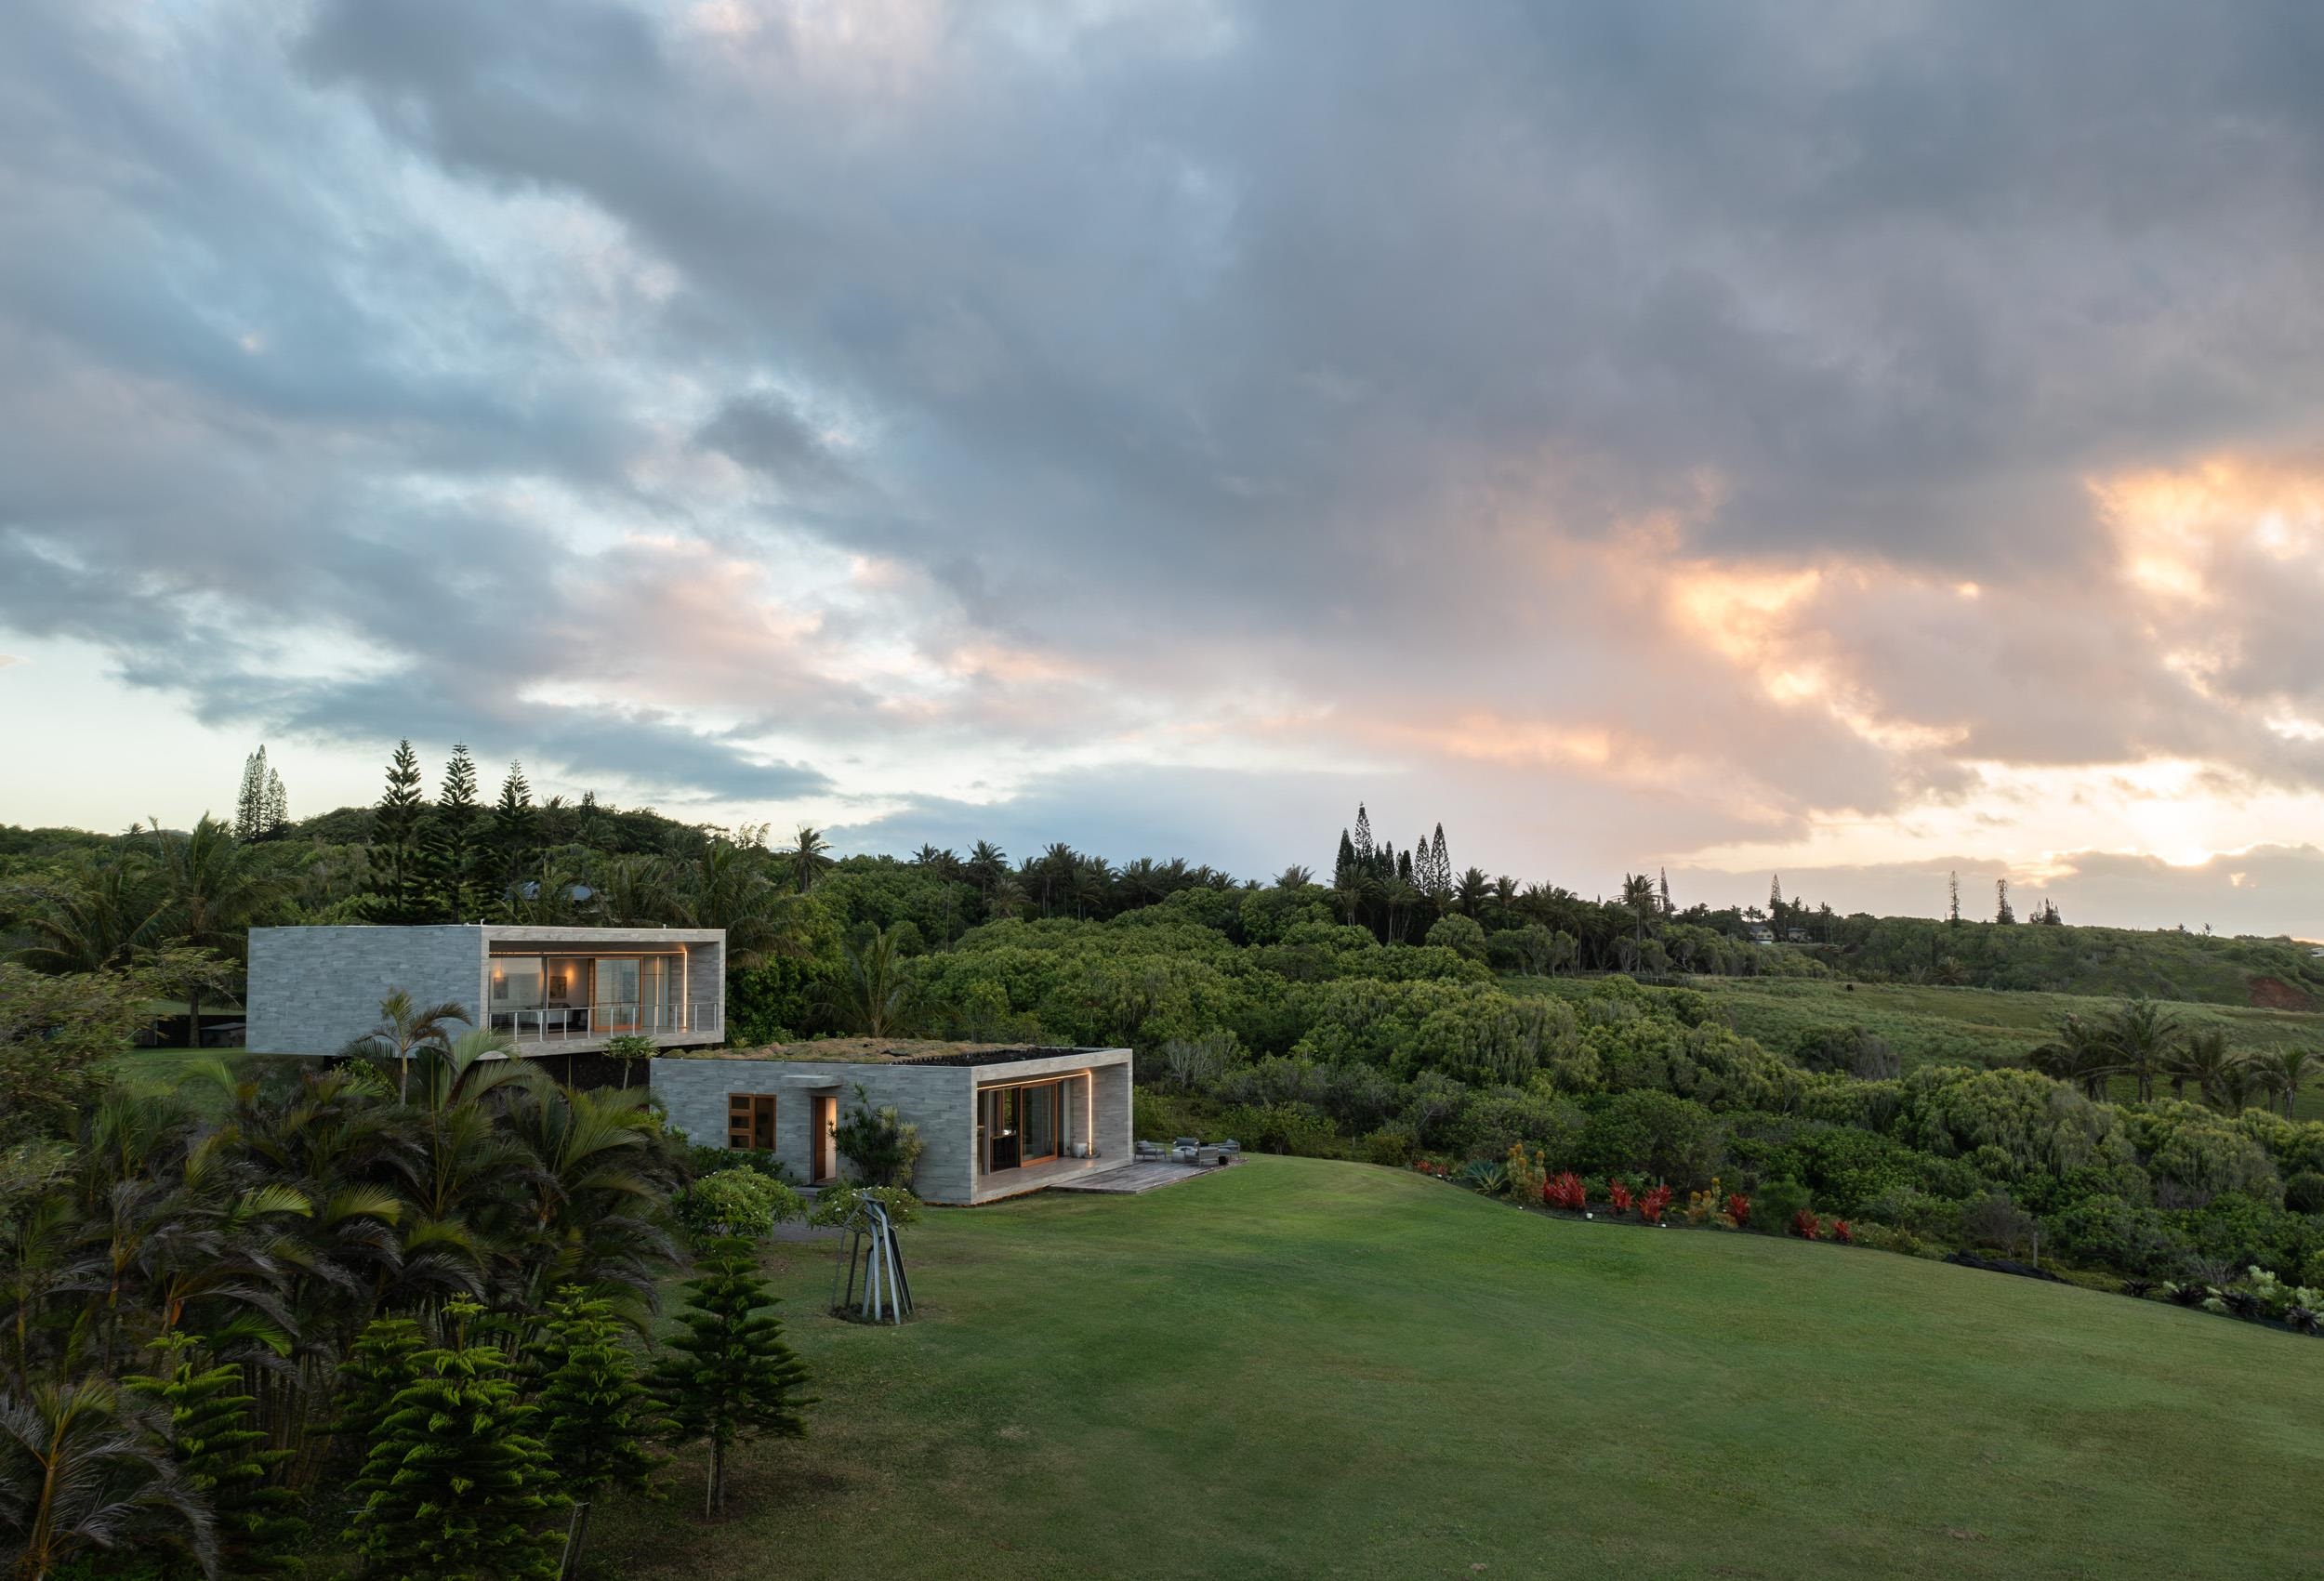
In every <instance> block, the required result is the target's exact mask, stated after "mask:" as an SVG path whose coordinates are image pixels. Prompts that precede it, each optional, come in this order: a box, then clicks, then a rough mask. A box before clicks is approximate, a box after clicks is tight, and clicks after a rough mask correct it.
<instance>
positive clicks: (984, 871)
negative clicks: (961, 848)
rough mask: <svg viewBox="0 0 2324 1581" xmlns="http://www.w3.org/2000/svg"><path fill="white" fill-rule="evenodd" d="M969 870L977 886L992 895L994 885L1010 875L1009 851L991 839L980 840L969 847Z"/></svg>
mask: <svg viewBox="0 0 2324 1581" xmlns="http://www.w3.org/2000/svg"><path fill="white" fill-rule="evenodd" d="M968 872H969V876H970V877H971V878H973V879H975V880H976V887H977V888H978V889H981V890H983V891H984V893H985V894H986V895H990V894H991V893H992V892H993V886H994V885H996V884H997V883H999V882H1000V881H1001V879H1002V878H1004V877H1006V876H1008V873H1009V853H1008V852H1007V851H1005V850H1001V849H1000V848H999V847H998V846H997V845H995V844H993V842H992V841H990V840H979V841H977V842H976V844H975V845H973V846H971V847H970V848H969V861H968Z"/></svg>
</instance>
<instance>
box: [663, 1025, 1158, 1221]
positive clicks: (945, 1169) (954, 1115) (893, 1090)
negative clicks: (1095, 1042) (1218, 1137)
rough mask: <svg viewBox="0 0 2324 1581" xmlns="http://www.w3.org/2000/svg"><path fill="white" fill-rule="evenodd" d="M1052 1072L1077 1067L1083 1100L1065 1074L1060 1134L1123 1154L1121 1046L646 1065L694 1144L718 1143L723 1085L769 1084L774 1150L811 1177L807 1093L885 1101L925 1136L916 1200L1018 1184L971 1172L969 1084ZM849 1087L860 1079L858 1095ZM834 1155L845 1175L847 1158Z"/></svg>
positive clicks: (966, 1197) (1126, 1145) (1126, 1105)
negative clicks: (961, 1061) (995, 1055)
mask: <svg viewBox="0 0 2324 1581" xmlns="http://www.w3.org/2000/svg"><path fill="white" fill-rule="evenodd" d="M1057 1075H1063V1076H1069V1077H1070V1076H1076V1075H1078V1076H1080V1077H1081V1078H1082V1080H1083V1081H1085V1082H1087V1084H1088V1086H1089V1099H1088V1101H1087V1103H1086V1105H1085V1104H1084V1102H1083V1100H1082V1099H1081V1095H1080V1091H1079V1084H1078V1083H1075V1082H1069V1083H1068V1084H1067V1087H1066V1089H1065V1131H1064V1135H1065V1140H1066V1141H1067V1143H1068V1144H1070V1143H1072V1142H1076V1141H1082V1140H1087V1141H1089V1143H1090V1144H1091V1149H1092V1153H1093V1156H1094V1157H1095V1158H1097V1159H1099V1160H1101V1161H1120V1160H1127V1159H1129V1157H1130V1156H1131V1154H1132V1153H1133V1151H1134V1150H1133V1147H1132V1145H1131V1134H1130V1133H1131V1121H1130V1059H1129V1050H1128V1049H1127V1048H1104V1049H1082V1050H1077V1051H1074V1052H1069V1053H1063V1054H1059V1055H1056V1056H1054V1057H1050V1058H1045V1059H1039V1060H1017V1061H1010V1062H1008V1063H1006V1064H996V1065H977V1066H962V1065H906V1064H893V1065H882V1064H873V1063H854V1062H851V1061H837V1060H834V1061H807V1060H720V1059H707V1060H687V1059H667V1060H656V1061H654V1065H653V1082H654V1096H655V1097H656V1098H658V1099H659V1100H661V1103H662V1107H663V1108H664V1110H665V1111H667V1113H668V1115H669V1120H670V1124H671V1126H674V1127H675V1128H677V1129H678V1130H680V1131H681V1132H683V1133H684V1134H685V1135H686V1136H687V1137H688V1138H689V1139H690V1140H693V1142H694V1143H695V1144H696V1145H697V1146H700V1147H724V1146H725V1145H726V1118H727V1100H728V1099H729V1098H730V1097H732V1096H733V1094H735V1093H743V1092H746V1093H771V1094H772V1095H773V1096H774V1100H775V1106H774V1133H775V1141H774V1155H775V1157H776V1158H777V1159H778V1160H780V1161H781V1162H782V1163H783V1164H785V1165H786V1166H788V1167H789V1169H790V1171H791V1174H792V1176H793V1177H794V1178H795V1179H799V1180H802V1181H805V1180H809V1179H812V1178H813V1166H812V1160H813V1152H812V1149H813V1146H814V1137H813V1134H812V1132H813V1126H814V1103H813V1101H812V1100H814V1099H815V1098H817V1097H819V1096H820V1097H828V1098H835V1099H837V1100H838V1114H839V1116H840V1117H842V1118H844V1117H845V1116H846V1115H848V1114H849V1113H852V1112H853V1110H854V1109H855V1108H856V1106H857V1104H858V1102H859V1101H862V1102H866V1103H868V1104H869V1105H870V1106H871V1107H872V1108H874V1109H878V1108H881V1107H883V1106H885V1105H888V1104H893V1105H895V1109H896V1113H897V1115H898V1117H900V1118H902V1119H905V1120H908V1121H910V1122H912V1123H913V1124H915V1125H917V1126H919V1128H920V1138H921V1140H923V1141H924V1142H925V1143H926V1144H927V1148H926V1151H925V1152H923V1153H921V1154H920V1163H919V1169H918V1174H916V1175H915V1176H914V1178H913V1182H912V1186H913V1190H914V1191H915V1192H918V1194H919V1195H920V1197H921V1198H922V1199H923V1200H925V1201H928V1202H933V1203H953V1204H965V1203H971V1202H976V1201H979V1200H983V1199H987V1198H991V1197H995V1196H999V1195H1006V1194H1009V1193H1010V1192H1014V1191H1019V1190H1023V1189H1024V1188H1023V1185H1021V1184H1020V1183H1019V1182H1018V1180H1017V1179H1013V1178H1012V1179H1004V1178H1003V1177H1001V1176H994V1177H992V1181H991V1183H990V1184H988V1183H987V1182H985V1181H981V1180H980V1179H978V1178H977V1172H976V1093H977V1090H978V1089H979V1088H980V1087H1006V1086H1009V1085H1010V1084H1011V1083H1015V1082H1023V1081H1037V1080H1039V1079H1041V1078H1043V1077H1045V1076H1057ZM858 1087H861V1088H862V1089H863V1095H862V1098H861V1100H859V1099H858V1097H857V1090H856V1089H857V1088H858ZM1085 1130H1086V1132H1087V1134H1086V1135H1085ZM837 1163H838V1168H839V1171H840V1173H841V1174H842V1175H845V1174H846V1173H847V1172H848V1164H847V1161H846V1160H845V1159H838V1160H837Z"/></svg>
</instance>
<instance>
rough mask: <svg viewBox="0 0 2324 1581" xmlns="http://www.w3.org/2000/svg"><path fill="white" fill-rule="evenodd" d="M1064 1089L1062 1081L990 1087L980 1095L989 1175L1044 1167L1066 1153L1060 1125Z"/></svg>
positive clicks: (980, 1124) (978, 1112)
mask: <svg viewBox="0 0 2324 1581" xmlns="http://www.w3.org/2000/svg"><path fill="white" fill-rule="evenodd" d="M1063 1089H1064V1084H1063V1082H1062V1081H1051V1082H1028V1083H1026V1084H1025V1085H1023V1086H1022V1087H985V1088H984V1090H983V1091H981V1092H979V1093H978V1094H977V1119H978V1122H979V1128H980V1129H981V1130H982V1131H983V1132H984V1168H985V1172H986V1173H988V1174H990V1173H993V1172H996V1171H998V1170H1002V1169H1022V1168H1023V1167H1024V1166H1026V1165H1029V1164H1045V1163H1047V1162H1049V1161H1050V1159H1053V1158H1055V1157H1056V1156H1057V1155H1058V1154H1059V1153H1062V1152H1063V1146H1062V1145H1061V1143H1060V1140H1059V1139H1060V1135H1061V1132H1062V1130H1063V1127H1062V1126H1060V1125H1059V1123H1058V1122H1059V1120H1060V1118H1061V1103H1062V1094H1063Z"/></svg>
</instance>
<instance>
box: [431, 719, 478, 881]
mask: <svg viewBox="0 0 2324 1581" xmlns="http://www.w3.org/2000/svg"><path fill="white" fill-rule="evenodd" d="M483 816H484V810H483V808H482V806H481V805H479V804H478V802H477V799H476V760H475V759H474V758H470V757H469V755H468V748H467V747H466V746H465V745H463V744H458V743H455V744H453V748H452V757H451V758H450V760H449V761H447V762H446V763H445V764H444V766H443V788H442V790H441V791H439V792H438V793H437V796H436V810H435V811H434V813H433V814H432V815H430V817H429V820H428V825H427V829H426V832H425V834H424V836H423V837H422V850H423V851H424V852H425V863H424V865H425V867H426V869H427V875H428V905H429V910H430V911H431V912H432V913H434V915H435V916H436V919H437V920H438V921H442V922H480V921H482V920H483V916H482V913H483V908H482V903H481V901H480V898H479V897H480V889H481V887H480V886H479V884H478V883H477V879H478V877H479V876H480V873H481V871H482V869H483V867H484V865H485V864H484V863H483V862H482V856H483V842H482V840H481V839H480V838H479V835H480V832H481V831H480V825H481V823H482V820H483Z"/></svg>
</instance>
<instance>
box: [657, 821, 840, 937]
mask: <svg viewBox="0 0 2324 1581" xmlns="http://www.w3.org/2000/svg"><path fill="white" fill-rule="evenodd" d="M799 833H800V834H801V835H802V836H807V835H812V834H813V833H814V831H813V830H812V829H801V830H800V831H799ZM763 860H764V859H763V857H762V856H761V855H760V854H759V853H758V852H756V851H755V850H749V849H746V848H745V847H742V846H738V845H736V844H734V843H733V841H731V840H712V841H710V842H709V843H708V844H707V845H706V846H704V847H703V848H702V853H701V855H700V856H698V857H696V858H695V859H694V861H693V863H692V865H690V866H688V867H687V868H686V869H685V870H684V871H683V873H682V874H681V875H680V877H679V881H678V883H677V886H676V889H675V892H674V894H673V895H672V896H671V906H670V910H671V913H672V916H673V917H674V918H675V920H677V921H678V922H680V923H681V924H682V925H683V926H685V927H688V928H723V929H726V955H727V960H728V962H729V963H730V964H731V965H733V966H743V967H747V966H756V965H757V964H758V963H759V960H760V959H761V958H763V957H765V956H767V955H798V954H800V953H801V952H802V951H803V949H804V948H805V946H804V945H803V944H802V943H801V942H800V931H801V923H800V919H799V906H800V903H801V902H799V897H798V896H797V895H792V894H786V893H784V892H783V891H782V890H781V889H777V888H776V887H775V885H774V883H773V882H772V880H771V879H770V878H769V877H768V876H767V874H766V871H765V869H764V868H763V867H762V866H761V865H760V864H761V863H762V862H763ZM796 871H797V870H796V869H794V872H796Z"/></svg>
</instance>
